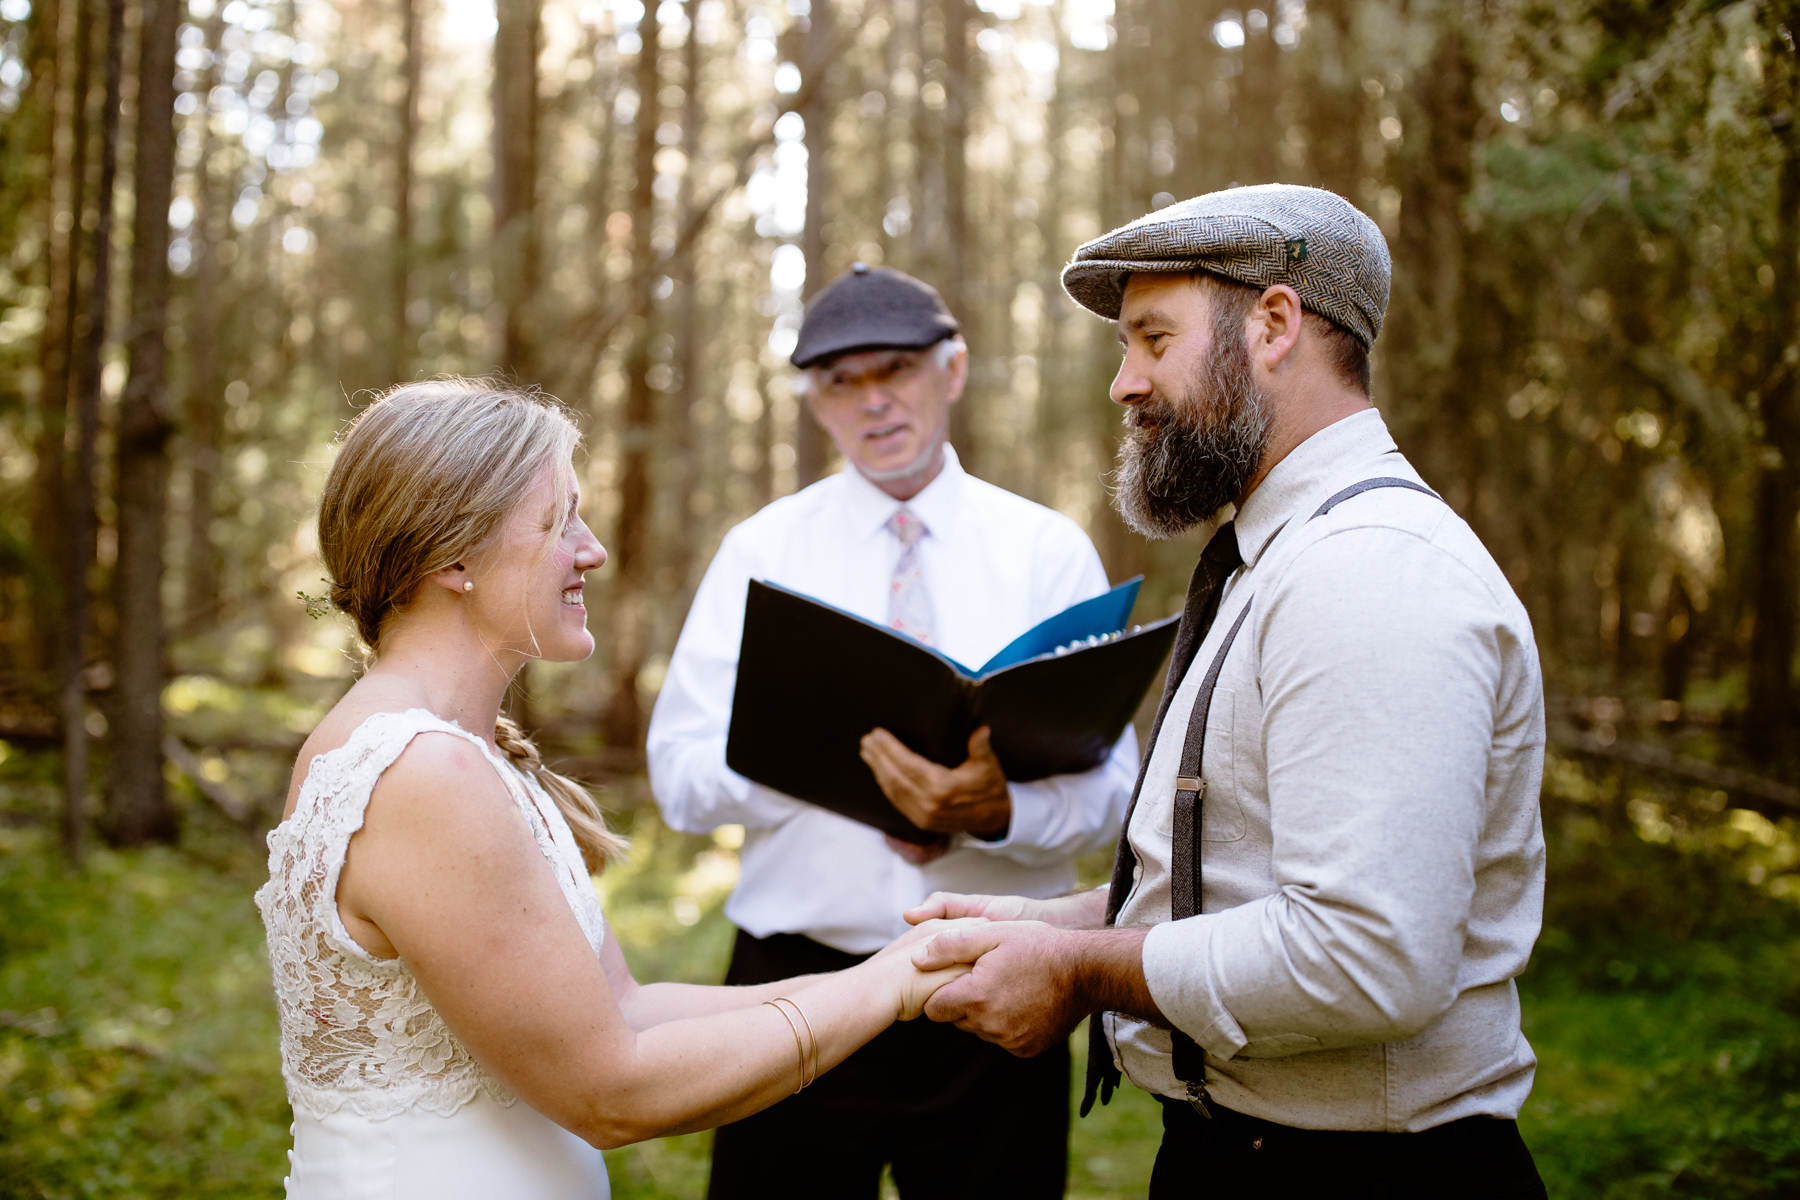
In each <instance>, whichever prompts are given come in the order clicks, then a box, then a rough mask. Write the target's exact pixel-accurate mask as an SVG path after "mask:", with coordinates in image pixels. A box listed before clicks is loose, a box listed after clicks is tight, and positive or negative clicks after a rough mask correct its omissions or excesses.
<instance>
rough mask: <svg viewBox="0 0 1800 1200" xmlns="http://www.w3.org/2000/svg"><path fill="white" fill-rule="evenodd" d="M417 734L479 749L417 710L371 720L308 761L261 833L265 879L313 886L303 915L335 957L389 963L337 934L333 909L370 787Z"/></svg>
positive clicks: (341, 931)
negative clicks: (266, 856)
mask: <svg viewBox="0 0 1800 1200" xmlns="http://www.w3.org/2000/svg"><path fill="white" fill-rule="evenodd" d="M421 733H448V734H453V735H455V736H457V737H460V738H464V739H466V740H468V741H470V742H472V743H474V744H475V745H476V746H477V747H479V748H480V749H481V750H482V751H483V752H486V750H487V746H486V744H485V743H483V742H482V740H481V739H480V738H478V737H476V736H475V735H474V734H472V733H470V732H469V731H468V730H466V729H464V728H462V727H461V726H459V725H457V724H456V723H454V722H452V721H446V720H444V719H443V718H442V717H439V716H438V715H437V714H435V713H432V712H429V711H427V710H425V709H422V708H413V709H407V710H406V711H404V712H380V713H375V714H373V715H371V716H369V717H368V718H366V719H365V720H364V721H363V723H362V724H360V725H358V726H357V727H356V728H355V729H354V730H352V731H351V733H350V736H349V737H348V738H347V739H345V741H344V742H343V744H342V745H339V746H336V747H334V748H332V749H330V750H327V751H326V752H325V753H323V754H319V755H315V756H314V758H313V760H312V762H311V763H310V764H309V765H308V766H307V770H306V777H305V779H304V780H302V782H301V784H300V795H299V798H298V799H297V800H296V801H295V804H294V812H293V815H292V816H291V817H290V818H289V819H288V820H287V821H286V822H283V823H282V824H281V825H279V826H277V827H276V828H275V830H274V831H273V832H271V833H270V834H269V849H270V852H271V853H270V860H271V861H270V866H271V878H272V879H274V878H276V877H280V876H286V877H288V878H289V879H291V880H295V881H298V880H299V879H302V878H310V879H312V880H315V881H317V886H316V887H310V888H306V889H304V893H303V895H304V901H303V905H302V907H304V908H305V909H306V910H308V911H307V912H306V916H308V917H310V918H311V919H312V920H313V921H314V922H315V923H316V924H315V927H316V928H318V929H320V930H323V931H325V933H326V936H327V937H328V938H329V939H330V940H331V941H332V942H333V943H335V944H336V945H337V947H338V948H339V949H340V950H342V951H343V952H344V953H346V954H349V955H351V956H352V957H354V958H357V959H361V960H363V961H364V962H367V963H370V964H383V963H389V962H392V961H393V960H388V959H378V958H375V957H374V956H372V955H370V954H369V953H368V951H366V950H364V949H363V948H362V946H361V945H359V944H358V943H357V942H356V940H355V939H354V938H352V937H351V936H350V935H349V932H348V931H347V930H346V929H345V928H344V926H343V923H342V921H341V919H340V918H339V915H338V909H337V889H338V876H339V875H340V874H341V873H342V872H343V869H344V860H345V858H346V856H347V855H348V853H349V846H350V839H351V838H352V837H354V836H355V835H356V833H357V831H359V830H360V829H361V828H362V827H363V821H364V819H365V818H366V816H367V814H368V810H369V797H370V796H371V795H372V794H373V793H374V791H375V784H376V783H377V782H378V781H379V780H380V779H381V776H382V774H383V773H384V772H385V771H386V770H387V769H388V768H389V767H391V766H393V765H394V761H395V760H396V759H398V758H399V757H400V755H401V754H402V753H403V752H404V751H405V750H406V748H407V747H408V746H409V745H411V744H412V740H413V738H415V737H417V736H418V735H419V734H421ZM490 757H491V756H490ZM503 778H504V777H503ZM508 790H509V791H511V790H512V789H511V788H510V787H509V789H508ZM296 915H298V914H296Z"/></svg>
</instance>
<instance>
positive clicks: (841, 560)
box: [648, 446, 1137, 954]
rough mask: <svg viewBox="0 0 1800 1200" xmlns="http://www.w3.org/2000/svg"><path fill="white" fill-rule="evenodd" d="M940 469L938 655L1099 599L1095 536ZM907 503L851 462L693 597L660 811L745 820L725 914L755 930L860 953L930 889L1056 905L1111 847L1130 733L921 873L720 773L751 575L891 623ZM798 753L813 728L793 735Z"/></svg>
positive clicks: (756, 527) (832, 820) (847, 825)
mask: <svg viewBox="0 0 1800 1200" xmlns="http://www.w3.org/2000/svg"><path fill="white" fill-rule="evenodd" d="M944 457H945V462H944V468H943V470H942V472H940V473H939V475H938V476H937V478H935V479H933V480H932V481H931V483H930V484H928V485H927V486H926V487H925V488H924V489H923V490H922V491H920V492H919V494H918V495H916V496H914V497H913V498H912V499H911V500H909V501H907V502H906V504H907V507H908V508H910V509H911V510H912V511H913V512H914V513H916V514H917V515H918V516H919V518H920V519H921V520H922V521H923V522H924V524H925V527H926V529H927V530H928V531H929V532H927V534H926V535H925V536H924V537H923V538H922V539H921V540H920V542H919V552H920V555H921V556H922V570H923V573H924V578H925V586H926V588H927V590H928V591H929V593H930V595H931V602H932V608H933V610H934V612H935V614H936V628H935V633H934V637H933V639H932V644H933V645H934V646H935V647H936V648H937V649H939V650H941V651H943V652H944V653H945V654H947V655H949V656H950V657H951V658H954V659H956V660H957V661H958V662H961V663H966V664H968V665H969V666H971V667H979V666H980V665H981V664H982V663H984V662H986V661H987V659H988V658H990V657H992V656H993V655H994V654H995V653H996V652H998V651H999V650H1000V649H1002V648H1003V647H1004V646H1005V645H1006V644H1007V643H1008V642H1010V641H1011V640H1012V639H1013V638H1015V637H1017V636H1018V635H1019V634H1021V633H1023V632H1024V631H1025V630H1027V629H1029V628H1030V627H1031V626H1033V625H1035V624H1037V623H1038V622H1039V621H1041V620H1043V619H1044V618H1045V617H1048V616H1051V615H1052V614H1054V613H1056V612H1058V611H1060V610H1062V609H1064V608H1066V607H1068V606H1069V605H1070V604H1073V603H1075V602H1076V601H1078V600H1085V599H1087V598H1088V597H1090V596H1095V595H1098V594H1100V593H1101V592H1103V591H1105V590H1106V588H1107V582H1106V574H1105V571H1104V570H1103V569H1102V568H1101V565H1100V557H1099V555H1098V554H1096V553H1095V552H1094V547H1093V543H1092V542H1090V541H1089V540H1088V538H1087V535H1086V534H1084V533H1083V532H1082V531H1081V529H1080V527H1079V526H1077V525H1076V524H1075V523H1074V522H1073V521H1071V520H1069V519H1068V518H1067V517H1065V516H1063V515H1061V514H1060V513H1057V512H1055V511H1053V510H1051V509H1048V508H1045V507H1043V506H1042V505H1039V504H1034V503H1032V502H1031V501H1029V500H1025V499H1023V498H1021V497H1019V496H1015V495H1013V494H1012V493H1010V492H1006V491H1002V490H1001V489H1000V488H997V487H995V486H993V485H992V484H989V483H984V482H983V481H981V480H979V479H976V478H975V477H973V476H971V475H969V474H967V473H966V472H965V471H963V469H962V467H961V465H960V464H959V463H958V462H957V459H956V454H955V452H954V451H953V450H952V449H950V448H949V447H948V446H946V447H945V449H944ZM899 507H900V503H899V502H898V501H896V500H894V499H893V498H892V497H890V496H888V495H887V494H886V493H884V492H882V491H881V490H880V489H879V488H877V487H875V486H874V485H873V484H871V483H870V482H868V481H867V480H866V479H864V478H863V477H862V476H861V475H859V474H858V473H857V472H856V471H855V469H854V468H852V467H849V466H846V467H845V468H844V469H843V470H841V471H839V472H837V473H836V474H834V475H831V476H829V477H827V478H825V479H822V480H820V481H819V482H818V483H815V484H813V485H812V486H811V487H808V488H805V489H804V490H802V491H800V492H797V493H795V494H794V495H791V496H786V497H783V498H782V499H780V500H777V501H775V502H774V503H772V504H770V505H769V506H768V507H766V508H764V509H763V510H762V511H761V512H759V513H757V514H756V515H755V516H753V517H751V518H750V519H748V520H746V521H744V522H743V523H742V524H740V525H738V526H737V527H735V528H734V529H732V530H731V531H730V532H729V533H727V534H726V535H725V540H724V542H723V543H722V544H721V545H720V547H719V552H718V554H717V555H716V556H715V557H714V558H713V561H712V565H711V566H710V567H708V568H707V572H706V577H705V579H703V580H702V581H701V584H700V589H699V591H698V592H697V593H696V594H695V596H694V604H693V607H692V608H691V609H690V610H689V612H688V617H687V622H686V624H685V625H684V626H683V628H682V631H681V638H680V640H679V641H678V642H677V643H676V645H675V653H674V655H673V657H672V658H671V659H670V661H669V672H668V676H667V678H666V679H665V680H664V682H663V687H662V692H661V694H660V695H659V696H658V697H657V701H656V708H655V711H654V712H653V713H652V715H651V718H650V733H649V739H648V754H649V768H650V786H651V790H652V792H653V793H654V794H655V796H656V802H657V805H658V807H660V808H661V810H662V814H663V818H664V819H665V820H666V821H668V823H669V824H670V825H672V826H674V827H675V828H677V829H680V830H684V831H686V832H689V833H701V832H705V831H707V830H711V829H714V828H717V827H718V826H720V825H726V824H741V825H743V826H744V830H745V832H744V846H743V850H742V853H741V856H740V863H741V873H740V876H739V881H738V886H737V890H736V891H734V892H733V893H732V895H731V898H730V899H729V900H728V901H727V902H726V905H725V914H726V915H727V916H728V917H730V918H731V920H732V921H733V922H734V923H735V924H736V925H737V926H738V927H739V928H740V929H743V930H745V931H747V932H749V933H751V934H754V935H755V936H757V937H767V936H769V935H770V934H773V933H801V934H805V935H806V936H808V937H811V938H813V939H815V940H817V941H820V942H823V943H825V944H826V945H828V946H833V947H836V948H837V949H839V950H844V951H847V952H850V953H858V954H860V953H867V952H869V951H873V950H877V949H880V948H881V947H882V946H884V945H886V944H887V943H888V942H889V941H891V940H893V938H894V937H896V936H898V935H899V934H900V933H901V932H903V931H904V930H905V929H906V923H905V922H904V921H903V920H901V917H900V914H901V913H902V912H903V911H904V910H905V909H907V908H909V907H911V906H912V905H914V904H917V903H918V902H919V901H920V900H922V899H924V898H925V897H926V896H927V895H929V894H930V893H931V892H933V891H937V890H940V889H942V890H947V891H956V892H983V893H993V894H998V895H1025V896H1054V895H1058V894H1060V893H1063V892H1066V891H1068V890H1069V889H1070V888H1071V887H1073V886H1074V883H1075V868H1074V861H1073V860H1074V859H1075V858H1076V857H1077V856H1079V855H1082V854H1085V853H1087V852H1089V851H1091V850H1095V849H1098V848H1101V847H1104V846H1106V845H1109V844H1111V842H1112V840H1113V839H1114V838H1116V837H1117V835H1118V829H1119V823H1120V822H1121V821H1122V820H1123V819H1124V812H1125V802H1126V800H1127V799H1128V798H1129V796H1130V793H1131V785H1132V783H1133V781H1134V779H1135V776H1136V772H1137V739H1136V735H1135V734H1134V733H1133V732H1132V730H1131V728H1130V727H1129V726H1127V727H1126V730H1125V733H1124V734H1123V735H1122V736H1121V737H1120V739H1119V741H1118V743H1117V744H1116V745H1115V746H1114V747H1113V750H1112V754H1111V756H1110V757H1109V758H1108V759H1107V761H1106V762H1104V763H1102V764H1101V765H1100V766H1099V767H1096V768H1095V769H1094V770H1092V771H1088V772H1085V773H1083V774H1080V775H1059V776H1053V777H1051V778H1048V779H1040V780H1035V781H1033V782H1030V783H1018V782H1014V783H1010V784H1009V785H1008V786H1009V790H1010V792H1011V795H1012V820H1011V823H1010V825H1009V826H1008V828H1007V830H1006V833H1005V835H1004V836H1002V837H1001V838H999V839H998V840H995V841H986V840H983V839H980V838H975V837H969V836H966V835H957V836H956V837H955V838H953V839H952V843H951V848H950V850H949V852H948V853H946V854H944V855H943V856H942V857H940V858H938V859H936V860H934V861H933V862H930V863H928V864H926V865H924V866H913V865H912V864H910V863H908V862H907V861H906V860H905V859H903V858H901V857H900V856H899V855H898V854H896V853H895V852H894V851H893V850H892V849H890V848H889V847H888V846H887V844H886V842H885V841H884V840H883V838H882V835H881V834H880V833H879V832H878V831H876V830H874V829H871V828H870V827H868V826H866V825H863V824H861V823H859V822H856V821H851V820H849V819H847V818H845V817H840V816H838V815H836V814H835V813H831V812H827V811H826V810H824V809H822V808H818V807H815V806H813V805H810V804H805V803H803V802H801V801H799V800H795V799H793V798H791V797H789V796H786V795H783V794H782V793H780V792H777V791H773V790H772V789H769V788H766V787H762V786H761V785H758V784H754V783H751V782H750V781H749V780H747V779H745V778H744V777H743V776H741V775H739V774H737V773H736V772H735V771H732V770H731V769H730V768H728V767H727V766H726V765H725V735H726V730H727V728H728V726H729V724H730V720H731V697H732V690H733V687H734V684H735V681H736V675H737V656H738V642H739V640H740V639H741V637H742V634H743V625H744V590H745V587H746V585H747V584H748V582H749V581H750V580H752V579H765V580H768V581H770V582H772V583H778V584H780V585H782V586H784V587H788V588H793V589H795V590H796V591H801V592H804V593H806V594H807V595H809V596H814V597H816V598H818V599H820V600H823V601H825V602H826V603H829V604H834V605H836V606H837V607H839V608H842V609H846V610H848V611H849V612H852V613H855V614H857V615H858V616H861V617H866V618H868V619H870V620H874V621H885V620H886V618H887V606H888V588H889V580H890V577H891V576H892V574H893V570H894V564H895V563H896V562H897V561H898V559H899V556H900V543H899V541H898V540H897V539H895V538H894V536H893V535H892V534H890V533H889V532H887V530H886V528H885V526H886V523H887V521H888V519H889V518H890V517H891V516H892V515H893V514H894V512H895V510H896V509H898V508H899ZM794 745H795V747H796V752H798V753H805V750H806V745H807V742H806V731H805V730H795V737H794Z"/></svg>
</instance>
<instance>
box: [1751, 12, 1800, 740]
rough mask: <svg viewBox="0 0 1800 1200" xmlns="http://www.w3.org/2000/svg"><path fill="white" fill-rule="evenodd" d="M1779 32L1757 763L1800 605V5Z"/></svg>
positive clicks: (1789, 697)
mask: <svg viewBox="0 0 1800 1200" xmlns="http://www.w3.org/2000/svg"><path fill="white" fill-rule="evenodd" d="M1776 16H1777V19H1778V21H1779V22H1780V26H1781V27H1780V28H1778V29H1777V30H1776V31H1775V36H1774V37H1772V38H1771V39H1770V43H1771V45H1772V47H1773V49H1774V54H1773V55H1772V56H1771V57H1772V59H1773V61H1772V62H1771V74H1772V76H1773V78H1772V79H1771V81H1770V82H1771V84H1772V85H1773V86H1772V88H1771V92H1770V94H1771V96H1772V97H1773V98H1774V102H1775V103H1774V108H1773V111H1772V112H1771V113H1770V118H1769V124H1770V127H1771V129H1772V131H1773V133H1774V135H1775V138H1776V142H1777V145H1778V147H1779V155H1780V158H1779V167H1778V175H1777V181H1776V191H1775V214H1774V215H1775V219H1774V222H1773V229H1774V239H1773V245H1772V246H1771V253H1770V254H1769V256H1768V260H1767V261H1768V262H1769V264H1770V265H1771V266H1772V267H1773V268H1774V272H1775V280H1774V288H1773V292H1772V295H1771V296H1770V298H1769V307H1770V310H1771V311H1772V312H1773V313H1774V318H1773V319H1772V320H1771V321H1770V323H1769V328H1770V338H1769V341H1770V345H1769V349H1768V352H1767V355H1766V362H1767V363H1768V370H1769V372H1770V382H1769V383H1768V384H1767V386H1766V387H1765V388H1764V389H1763V391H1762V396H1761V401H1762V405H1761V407H1762V424H1763V431H1764V439H1765V443H1766V446H1767V450H1766V451H1765V453H1763V454H1762V455H1761V456H1760V457H1759V461H1758V466H1757V468H1756V476H1757V477H1756V482H1755V506H1756V507H1755V534H1754V542H1755V550H1754V552H1753V553H1752V555H1751V559H1750V561H1751V582H1750V593H1751V614H1752V615H1751V622H1752V623H1751V631H1750V664H1749V666H1750V678H1749V708H1748V711H1747V712H1746V713H1745V720H1744V738H1745V745H1746V748H1747V749H1749V751H1750V752H1751V753H1752V754H1754V755H1756V756H1757V757H1758V758H1761V759H1764V760H1773V759H1775V758H1776V757H1777V756H1779V755H1781V754H1783V753H1784V752H1785V753H1790V754H1791V753H1792V750H1791V748H1789V747H1788V746H1787V741H1788V735H1789V732H1790V731H1791V729H1792V727H1793V719H1794V713H1793V708H1794V698H1793V669H1794V649H1795V622H1796V611H1795V609H1796V604H1797V603H1800V563H1797V562H1796V554H1800V544H1797V541H1796V537H1795V523H1796V520H1800V362H1796V361H1795V360H1794V354H1795V345H1794V329H1795V325H1794V322H1795V320H1796V319H1800V62H1797V61H1796V53H1795V49H1794V44H1793V42H1792V41H1790V40H1788V38H1787V37H1786V36H1785V35H1786V34H1788V33H1790V32H1792V33H1800V5H1792V4H1784V5H1782V6H1781V9H1780V11H1779V12H1778V13H1777V14H1776Z"/></svg>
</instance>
